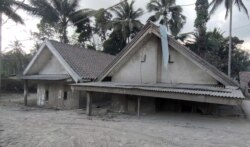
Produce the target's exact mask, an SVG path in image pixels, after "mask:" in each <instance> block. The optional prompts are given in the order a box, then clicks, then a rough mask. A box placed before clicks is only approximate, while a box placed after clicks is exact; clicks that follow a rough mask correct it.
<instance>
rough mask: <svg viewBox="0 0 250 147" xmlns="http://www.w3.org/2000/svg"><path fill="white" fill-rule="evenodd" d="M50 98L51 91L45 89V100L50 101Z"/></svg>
mask: <svg viewBox="0 0 250 147" xmlns="http://www.w3.org/2000/svg"><path fill="white" fill-rule="evenodd" d="M48 100H49V91H48V90H46V91H45V101H48Z"/></svg>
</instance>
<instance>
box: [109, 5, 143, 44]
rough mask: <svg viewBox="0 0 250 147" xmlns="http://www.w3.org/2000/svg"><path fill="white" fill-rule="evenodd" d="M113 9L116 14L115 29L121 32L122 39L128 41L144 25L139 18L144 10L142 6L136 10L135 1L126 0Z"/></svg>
mask: <svg viewBox="0 0 250 147" xmlns="http://www.w3.org/2000/svg"><path fill="white" fill-rule="evenodd" d="M111 10H112V12H114V14H115V18H114V19H113V20H112V24H113V26H112V27H113V29H114V31H115V32H116V33H118V32H119V33H121V37H122V39H123V40H124V41H125V42H127V43H128V42H129V39H130V38H132V37H133V36H134V35H135V34H136V33H137V32H138V31H140V29H141V28H142V27H143V24H142V23H141V22H140V20H139V17H141V16H142V14H143V10H142V9H141V8H139V9H136V10H135V8H134V1H132V2H131V3H128V2H127V1H125V2H123V3H121V4H120V5H118V6H116V7H115V8H113V9H111Z"/></svg>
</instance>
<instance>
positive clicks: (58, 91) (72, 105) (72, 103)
mask: <svg viewBox="0 0 250 147" xmlns="http://www.w3.org/2000/svg"><path fill="white" fill-rule="evenodd" d="M37 85H38V86H37V104H38V106H45V107H53V108H59V109H78V108H80V100H82V99H84V100H86V95H84V94H83V95H81V94H80V92H79V91H71V89H70V88H69V87H68V86H65V85H64V83H61V82H58V83H55V82H53V83H52V82H40V83H38V84H37ZM46 91H48V92H49V99H48V101H46V100H45V95H46V94H45V93H46ZM64 92H67V99H64Z"/></svg>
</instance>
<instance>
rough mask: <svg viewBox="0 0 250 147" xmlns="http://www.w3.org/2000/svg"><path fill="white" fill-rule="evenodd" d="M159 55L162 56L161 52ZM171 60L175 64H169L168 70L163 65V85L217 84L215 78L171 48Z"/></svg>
mask: <svg viewBox="0 0 250 147" xmlns="http://www.w3.org/2000/svg"><path fill="white" fill-rule="evenodd" d="M159 53H160V54H161V50H159ZM170 60H171V62H173V63H169V64H168V69H167V70H166V68H165V67H164V65H161V67H162V68H161V70H162V71H161V80H160V81H161V82H162V83H188V84H217V81H216V80H215V79H214V78H213V77H211V76H210V75H209V74H208V73H206V72H205V71H203V70H202V69H200V68H199V67H198V66H196V65H195V64H194V63H193V62H191V61H190V60H188V59H187V58H185V57H184V56H183V55H181V54H180V53H179V52H177V51H176V50H175V49H174V48H172V47H170ZM160 63H161V62H160Z"/></svg>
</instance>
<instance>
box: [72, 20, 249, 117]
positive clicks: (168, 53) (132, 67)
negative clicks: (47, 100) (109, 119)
mask: <svg viewBox="0 0 250 147" xmlns="http://www.w3.org/2000/svg"><path fill="white" fill-rule="evenodd" d="M72 88H73V89H74V90H76V91H85V92H87V113H88V115H91V102H92V97H93V96H92V95H93V94H95V93H109V94H112V107H113V109H114V110H117V111H119V112H137V113H138V115H139V114H140V111H141V112H144V111H155V110H158V109H160V110H161V109H180V108H181V109H184V111H185V109H190V108H189V107H188V104H189V103H190V102H192V103H196V107H197V108H200V109H199V111H208V109H209V107H207V106H208V105H207V104H223V105H240V104H241V102H242V100H244V99H245V97H244V95H243V94H242V92H241V90H240V88H239V84H238V83H237V82H236V81H234V80H232V79H230V78H229V77H228V76H227V75H225V74H224V73H222V72H221V71H219V70H218V69H216V68H215V67H214V66H212V65H211V64H209V63H208V62H206V61H205V60H204V59H202V58H201V57H199V56H198V55H196V54H195V53H194V52H192V51H191V50H190V49H188V48H186V47H185V46H183V45H182V44H181V43H179V42H178V41H176V40H175V39H174V38H172V37H170V36H167V34H166V31H164V30H163V29H162V27H158V26H155V25H154V24H153V23H151V22H149V23H147V24H146V25H145V26H144V28H143V29H142V30H141V31H140V32H139V33H138V34H137V35H136V36H135V37H134V39H133V40H132V41H131V42H130V43H129V44H128V45H127V46H126V47H125V48H124V49H123V50H122V51H121V52H120V53H119V54H118V56H117V57H116V58H115V59H114V60H113V61H112V62H111V63H110V64H109V65H108V66H107V67H106V68H105V69H104V71H103V72H102V73H101V74H100V75H99V76H98V78H97V79H96V80H95V81H94V82H87V83H78V84H73V85H72ZM172 100H174V102H173V101H172ZM171 101H172V102H171ZM170 103H172V104H173V105H169V104H170ZM178 105H182V107H178ZM186 106H187V107H186ZM191 109H193V107H192V108H191ZM203 109H204V110H203Z"/></svg>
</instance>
